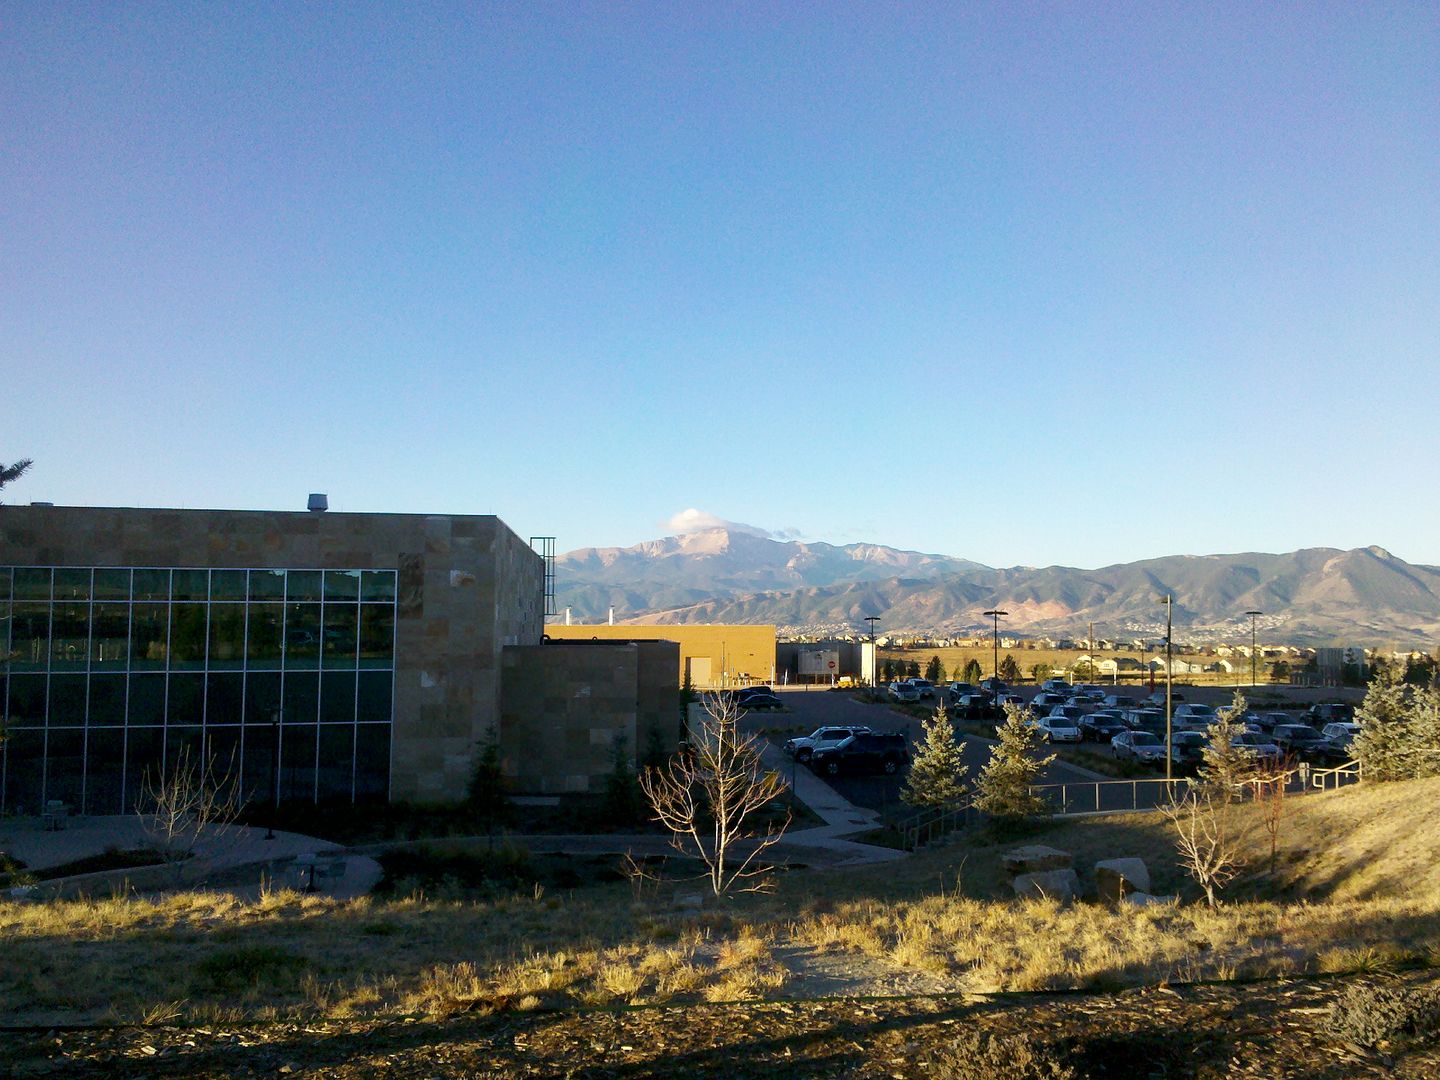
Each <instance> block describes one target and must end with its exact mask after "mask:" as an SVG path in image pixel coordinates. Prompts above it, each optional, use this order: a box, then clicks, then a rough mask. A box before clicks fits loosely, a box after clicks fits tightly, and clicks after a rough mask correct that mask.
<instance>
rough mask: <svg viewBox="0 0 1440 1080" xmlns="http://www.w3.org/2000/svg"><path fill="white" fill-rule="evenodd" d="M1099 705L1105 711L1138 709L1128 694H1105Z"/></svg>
mask: <svg viewBox="0 0 1440 1080" xmlns="http://www.w3.org/2000/svg"><path fill="white" fill-rule="evenodd" d="M1100 704H1101V705H1102V706H1104V707H1105V708H1107V709H1135V708H1138V707H1139V702H1137V701H1136V700H1135V699H1134V698H1133V697H1131V696H1130V695H1129V694H1106V695H1105V697H1104V698H1103V699H1102V700H1101V702H1100Z"/></svg>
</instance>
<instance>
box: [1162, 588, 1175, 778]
mask: <svg viewBox="0 0 1440 1080" xmlns="http://www.w3.org/2000/svg"><path fill="white" fill-rule="evenodd" d="M1160 602H1161V603H1162V604H1164V605H1165V790H1166V791H1170V790H1171V788H1170V785H1171V783H1172V781H1173V780H1174V776H1173V766H1174V757H1173V755H1172V753H1171V738H1172V736H1173V734H1174V732H1173V731H1172V730H1171V722H1172V721H1171V717H1172V716H1173V715H1174V712H1175V708H1174V677H1175V661H1174V659H1173V657H1174V655H1175V653H1174V651H1173V649H1172V647H1171V641H1170V639H1171V637H1172V636H1173V634H1174V630H1175V597H1174V596H1173V595H1171V594H1170V593H1166V594H1165V596H1163V597H1162V598H1161V600H1160ZM1172 794H1173V792H1172Z"/></svg>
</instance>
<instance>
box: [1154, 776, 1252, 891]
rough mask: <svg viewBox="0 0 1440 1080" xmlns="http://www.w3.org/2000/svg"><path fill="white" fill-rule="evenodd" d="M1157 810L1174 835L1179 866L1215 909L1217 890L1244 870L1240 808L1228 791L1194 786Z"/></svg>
mask: <svg viewBox="0 0 1440 1080" xmlns="http://www.w3.org/2000/svg"><path fill="white" fill-rule="evenodd" d="M1161 810H1162V813H1164V815H1165V818H1166V820H1167V821H1169V823H1170V826H1171V828H1172V830H1173V831H1174V833H1175V850H1176V852H1177V853H1178V854H1179V856H1180V865H1181V867H1182V868H1184V870H1185V872H1186V873H1187V874H1189V875H1190V876H1191V877H1192V878H1194V879H1195V882H1196V884H1198V885H1199V886H1200V887H1201V888H1202V889H1204V890H1205V902H1206V903H1207V904H1208V905H1209V906H1210V907H1212V908H1213V907H1218V906H1219V903H1220V891H1221V890H1222V889H1224V888H1225V886H1226V885H1228V884H1230V882H1231V881H1233V880H1234V879H1235V878H1236V877H1237V876H1238V875H1239V873H1240V871H1241V870H1243V869H1244V867H1245V860H1244V852H1245V839H1246V831H1247V830H1246V827H1245V823H1244V818H1243V817H1242V816H1241V815H1242V810H1243V808H1241V807H1237V806H1236V805H1235V804H1234V803H1233V802H1232V801H1231V796H1230V794H1229V793H1228V792H1226V791H1223V790H1216V789H1215V788H1213V787H1211V786H1209V785H1206V784H1198V785H1195V786H1193V787H1191V789H1190V790H1189V791H1188V792H1187V793H1186V794H1185V796H1184V797H1183V798H1180V799H1177V800H1175V801H1174V802H1172V803H1170V804H1169V805H1168V806H1165V807H1162V808H1161Z"/></svg>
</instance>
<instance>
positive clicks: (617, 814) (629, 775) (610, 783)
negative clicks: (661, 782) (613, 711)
mask: <svg viewBox="0 0 1440 1080" xmlns="http://www.w3.org/2000/svg"><path fill="white" fill-rule="evenodd" d="M626 741H627V740H626V738H625V736H624V735H618V736H616V738H615V742H614V745H613V746H612V747H611V757H610V772H609V774H608V775H607V776H606V777H605V797H604V800H603V801H602V802H601V812H602V813H603V814H604V816H605V820H606V821H607V822H609V823H615V824H621V825H630V824H633V823H634V822H637V821H639V820H640V818H641V811H642V809H643V808H644V806H645V793H644V792H643V791H641V790H640V778H639V777H638V776H637V775H636V773H635V766H634V763H633V762H632V761H631V760H630V755H629V754H628V753H627V752H626V749H625V744H626Z"/></svg>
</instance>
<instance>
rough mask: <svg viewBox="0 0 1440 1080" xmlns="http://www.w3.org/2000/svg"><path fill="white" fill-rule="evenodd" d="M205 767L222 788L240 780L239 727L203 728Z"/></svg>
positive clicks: (226, 788) (224, 788)
mask: <svg viewBox="0 0 1440 1080" xmlns="http://www.w3.org/2000/svg"><path fill="white" fill-rule="evenodd" d="M205 767H206V768H207V769H208V770H209V771H210V775H211V776H213V777H214V778H215V784H216V786H218V787H219V788H221V789H222V790H226V791H228V790H229V786H230V785H231V784H236V783H239V781H240V728H238V727H208V726H207V727H206V728H205Z"/></svg>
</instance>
